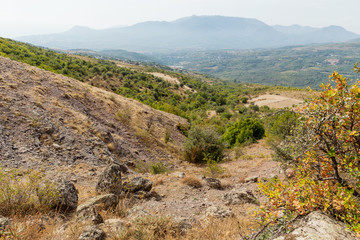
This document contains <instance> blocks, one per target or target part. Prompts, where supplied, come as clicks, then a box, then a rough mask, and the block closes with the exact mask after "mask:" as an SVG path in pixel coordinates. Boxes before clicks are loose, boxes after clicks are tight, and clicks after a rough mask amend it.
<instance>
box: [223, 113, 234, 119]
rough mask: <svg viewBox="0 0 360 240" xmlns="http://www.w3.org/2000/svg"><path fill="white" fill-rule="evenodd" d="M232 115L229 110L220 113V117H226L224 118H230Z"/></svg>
mask: <svg viewBox="0 0 360 240" xmlns="http://www.w3.org/2000/svg"><path fill="white" fill-rule="evenodd" d="M231 117H232V114H231V113H229V112H223V113H222V114H221V118H226V119H230V118H231Z"/></svg>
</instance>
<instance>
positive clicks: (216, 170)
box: [205, 159, 225, 177]
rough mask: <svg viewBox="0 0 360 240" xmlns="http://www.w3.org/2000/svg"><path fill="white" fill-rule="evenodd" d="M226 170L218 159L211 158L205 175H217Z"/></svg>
mask: <svg viewBox="0 0 360 240" xmlns="http://www.w3.org/2000/svg"><path fill="white" fill-rule="evenodd" d="M224 172H225V169H224V168H222V167H221V166H220V165H219V164H218V163H217V162H216V161H213V160H211V159H209V160H208V161H207V168H206V170H205V175H207V176H209V175H210V176H212V177H217V176H219V175H221V174H223V173H224Z"/></svg>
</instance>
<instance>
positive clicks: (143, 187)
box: [123, 177, 153, 193]
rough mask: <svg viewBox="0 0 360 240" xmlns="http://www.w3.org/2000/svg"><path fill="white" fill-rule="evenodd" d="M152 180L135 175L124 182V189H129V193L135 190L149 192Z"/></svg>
mask: <svg viewBox="0 0 360 240" xmlns="http://www.w3.org/2000/svg"><path fill="white" fill-rule="evenodd" d="M152 185H153V183H152V181H150V180H148V179H145V178H143V177H135V178H133V179H131V180H130V181H129V182H125V183H124V186H123V187H124V190H126V191H129V192H131V193H134V192H137V191H144V192H149V191H150V190H151V188H152Z"/></svg>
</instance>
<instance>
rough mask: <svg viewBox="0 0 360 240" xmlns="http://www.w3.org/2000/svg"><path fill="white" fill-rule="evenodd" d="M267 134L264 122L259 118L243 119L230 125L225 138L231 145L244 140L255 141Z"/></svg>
mask: <svg viewBox="0 0 360 240" xmlns="http://www.w3.org/2000/svg"><path fill="white" fill-rule="evenodd" d="M264 135H265V129H264V126H263V124H262V123H261V122H260V120H258V119H252V118H247V119H241V120H239V121H238V122H236V123H235V124H234V125H232V126H230V127H229V128H228V129H227V130H226V132H225V133H224V135H223V140H224V141H226V142H227V143H228V144H229V145H230V146H234V145H235V144H242V143H244V142H255V141H256V140H259V139H261V138H262V137H263V136H264Z"/></svg>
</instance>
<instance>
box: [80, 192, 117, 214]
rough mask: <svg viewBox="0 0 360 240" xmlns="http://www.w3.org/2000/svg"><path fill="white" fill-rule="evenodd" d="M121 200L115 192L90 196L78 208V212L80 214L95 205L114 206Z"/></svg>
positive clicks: (107, 207)
mask: <svg viewBox="0 0 360 240" xmlns="http://www.w3.org/2000/svg"><path fill="white" fill-rule="evenodd" d="M118 202H119V198H118V196H116V195H115V194H104V195H99V196H96V197H93V198H90V199H89V200H87V201H86V202H84V203H83V204H81V205H80V206H78V208H77V209H76V213H77V215H78V216H79V215H80V214H81V212H82V211H85V210H88V209H90V208H91V207H93V206H96V205H99V204H104V206H105V209H109V208H114V207H116V205H117V204H118Z"/></svg>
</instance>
